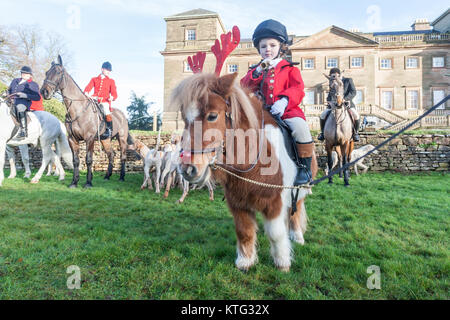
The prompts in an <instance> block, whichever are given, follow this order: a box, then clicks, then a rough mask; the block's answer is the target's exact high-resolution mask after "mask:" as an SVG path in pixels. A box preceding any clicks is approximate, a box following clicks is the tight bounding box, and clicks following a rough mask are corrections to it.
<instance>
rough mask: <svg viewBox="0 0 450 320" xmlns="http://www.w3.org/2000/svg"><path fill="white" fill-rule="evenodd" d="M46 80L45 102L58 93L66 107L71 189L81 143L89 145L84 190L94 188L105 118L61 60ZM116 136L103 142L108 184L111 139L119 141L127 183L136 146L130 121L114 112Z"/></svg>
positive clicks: (122, 172) (75, 180)
mask: <svg viewBox="0 0 450 320" xmlns="http://www.w3.org/2000/svg"><path fill="white" fill-rule="evenodd" d="M45 76H46V77H45V80H44V83H43V85H42V88H41V94H42V96H43V97H44V99H46V100H48V99H50V98H51V97H52V96H53V95H54V93H55V92H58V91H59V92H60V93H61V95H62V97H63V100H64V105H65V106H66V110H67V113H66V121H65V125H66V128H67V132H68V133H69V145H70V148H71V150H72V153H73V165H74V170H73V179H72V182H71V184H70V185H69V187H70V188H76V187H77V186H78V181H79V179H80V171H79V166H80V157H79V152H80V145H79V143H80V141H85V142H86V166H87V177H86V184H85V185H84V188H92V163H93V153H94V143H95V140H100V138H99V137H100V136H101V134H102V133H103V132H104V131H105V129H106V125H105V122H104V120H103V116H102V115H101V114H100V112H99V110H98V108H97V106H96V103H95V101H93V100H92V99H90V98H89V97H87V96H86V95H85V94H84V93H83V91H82V90H81V89H80V87H79V86H78V85H77V84H76V82H75V81H74V80H73V78H72V77H71V76H70V75H69V73H68V72H67V71H66V69H65V68H64V66H63V62H62V59H61V56H58V61H57V62H56V63H55V62H52V66H51V67H50V69H49V70H48V71H47V72H46V73H45ZM112 119H113V132H112V136H111V138H108V139H105V140H100V142H101V144H102V146H103V149H104V150H105V152H106V154H107V156H108V169H107V172H106V174H105V177H104V178H105V180H109V179H110V177H111V175H112V170H113V163H114V152H113V150H112V145H111V139H113V138H116V139H117V140H118V141H119V145H120V161H121V169H120V177H119V180H120V181H124V180H125V161H126V157H127V155H126V150H127V148H128V146H133V143H134V142H133V139H132V137H131V136H130V134H129V131H128V121H127V118H126V117H125V115H124V114H123V112H122V111H120V110H118V109H114V108H113V111H112Z"/></svg>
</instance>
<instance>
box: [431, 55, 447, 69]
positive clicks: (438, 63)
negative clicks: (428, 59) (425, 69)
mask: <svg viewBox="0 0 450 320" xmlns="http://www.w3.org/2000/svg"><path fill="white" fill-rule="evenodd" d="M444 67H445V58H444V57H433V68H444Z"/></svg>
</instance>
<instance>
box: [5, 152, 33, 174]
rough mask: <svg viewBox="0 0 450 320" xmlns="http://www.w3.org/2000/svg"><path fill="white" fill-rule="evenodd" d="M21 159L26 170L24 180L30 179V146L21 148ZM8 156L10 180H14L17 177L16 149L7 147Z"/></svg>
mask: <svg viewBox="0 0 450 320" xmlns="http://www.w3.org/2000/svg"><path fill="white" fill-rule="evenodd" d="M19 151H20V157H21V158H22V163H23V167H24V169H25V174H24V176H23V177H24V178H25V179H28V178H30V177H31V169H30V155H29V153H28V145H26V144H25V145H20V146H19ZM6 155H7V156H8V159H9V176H8V179H14V178H15V177H16V176H17V170H16V155H15V153H14V148H13V147H12V146H9V145H7V146H6Z"/></svg>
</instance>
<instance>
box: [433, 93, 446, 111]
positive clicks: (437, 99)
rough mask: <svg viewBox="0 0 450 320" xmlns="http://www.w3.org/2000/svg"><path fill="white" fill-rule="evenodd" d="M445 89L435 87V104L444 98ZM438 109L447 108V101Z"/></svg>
mask: <svg viewBox="0 0 450 320" xmlns="http://www.w3.org/2000/svg"><path fill="white" fill-rule="evenodd" d="M444 98H445V90H444V89H433V106H434V105H436V104H438V103H439V102H441V101H442V100H444ZM438 109H445V103H443V104H441V105H440V106H439V107H438Z"/></svg>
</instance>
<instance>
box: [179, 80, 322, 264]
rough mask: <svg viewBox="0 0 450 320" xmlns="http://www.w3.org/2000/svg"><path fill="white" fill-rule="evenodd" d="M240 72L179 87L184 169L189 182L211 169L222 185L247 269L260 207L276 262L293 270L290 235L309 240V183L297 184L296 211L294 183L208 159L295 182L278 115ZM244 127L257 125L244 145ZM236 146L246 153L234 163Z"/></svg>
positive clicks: (253, 255) (252, 261) (201, 178)
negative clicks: (243, 81) (253, 136)
mask: <svg viewBox="0 0 450 320" xmlns="http://www.w3.org/2000/svg"><path fill="white" fill-rule="evenodd" d="M236 76H237V74H236V73H234V74H229V75H225V76H223V77H220V78H219V77H217V76H215V75H212V74H202V73H199V74H194V75H193V76H191V77H189V78H187V79H185V80H183V81H182V82H181V83H180V84H179V85H178V86H177V87H176V88H175V89H174V91H173V94H172V102H173V103H176V104H177V105H178V106H179V107H180V108H181V112H182V117H183V120H184V122H185V133H184V135H183V139H182V148H183V151H182V153H181V155H180V156H181V157H182V158H181V163H180V165H179V170H180V171H181V172H182V174H183V176H184V178H185V179H187V180H188V181H189V182H192V183H197V184H202V183H203V182H204V181H206V180H207V179H208V178H209V177H210V175H211V174H212V175H213V177H214V179H215V180H216V181H217V182H218V183H220V184H221V185H222V186H223V188H224V193H225V198H226V200H227V204H228V207H229V208H230V211H231V213H232V215H233V217H234V222H235V227H236V234H237V259H236V266H237V268H239V269H240V270H248V269H249V268H250V267H251V266H253V265H254V264H255V263H256V262H257V253H256V231H257V223H256V219H255V213H256V211H259V212H261V213H262V215H263V217H264V229H265V231H266V234H267V236H268V237H269V240H270V244H271V254H272V257H273V260H274V262H275V265H276V266H277V268H279V269H280V270H282V271H289V269H290V266H291V261H292V247H291V242H290V239H289V238H291V239H292V240H293V241H295V242H297V243H300V244H304V238H303V234H304V233H305V231H306V223H307V216H306V210H305V205H304V199H305V197H306V195H307V194H309V193H311V191H310V189H301V190H300V192H299V197H298V199H299V200H298V202H297V211H296V212H295V213H294V214H293V215H291V214H290V208H291V190H289V189H277V188H270V187H266V186H259V185H256V184H252V183H249V182H247V181H243V180H241V179H238V178H236V177H234V176H232V175H229V174H227V173H225V172H222V171H220V170H218V169H216V170H212V169H211V166H210V164H211V162H212V161H214V159H215V158H219V157H221V156H226V158H227V160H226V161H224V162H223V163H222V164H218V165H219V166H222V167H223V168H225V169H227V170H230V171H231V172H234V173H235V174H237V175H239V176H240V177H242V178H248V179H252V180H255V181H258V182H263V183H268V184H273V185H285V186H292V185H293V182H294V178H295V176H296V173H297V167H296V165H295V163H294V162H293V161H292V160H291V158H290V157H289V155H288V153H287V151H286V148H285V145H284V142H283V137H282V135H281V131H280V129H279V128H278V126H277V124H276V122H275V121H274V120H273V118H272V116H271V115H270V113H269V112H268V111H266V110H263V107H262V103H261V101H260V100H258V99H257V97H256V96H253V95H251V94H249V93H248V92H246V91H244V90H243V89H242V88H241V87H240V86H239V84H237V83H236ZM199 128H201V130H200V129H199ZM239 131H240V132H250V131H252V132H254V133H255V134H256V139H253V141H252V142H251V143H250V136H251V134H249V137H248V139H247V138H244V139H243V140H242V139H241V143H240V144H239V141H237V140H238V139H237V138H236V136H237V134H236V132H239ZM230 135H231V138H230ZM211 136H214V137H211ZM221 146H222V147H221ZM260 147H261V148H260ZM239 151H243V152H244V153H245V161H241V162H238V164H236V163H237V160H238V159H237V157H238V156H239ZM223 153H224V154H223ZM268 159H269V161H268ZM241 160H242V159H241ZM230 161H231V163H232V164H229V163H230ZM312 172H313V176H315V175H316V174H317V160H316V157H315V156H313V160H312Z"/></svg>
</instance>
